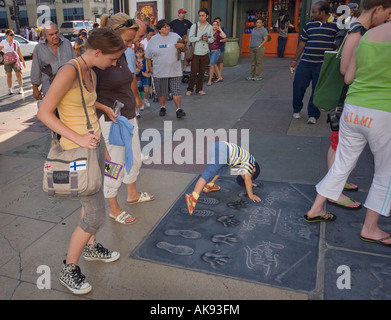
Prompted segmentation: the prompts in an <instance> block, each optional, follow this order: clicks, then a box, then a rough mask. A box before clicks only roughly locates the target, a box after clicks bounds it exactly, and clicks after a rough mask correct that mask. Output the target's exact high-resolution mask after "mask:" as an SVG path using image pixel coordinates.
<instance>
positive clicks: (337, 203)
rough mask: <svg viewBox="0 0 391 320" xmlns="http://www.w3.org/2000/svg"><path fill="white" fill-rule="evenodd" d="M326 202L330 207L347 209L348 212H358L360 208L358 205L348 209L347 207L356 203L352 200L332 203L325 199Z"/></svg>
mask: <svg viewBox="0 0 391 320" xmlns="http://www.w3.org/2000/svg"><path fill="white" fill-rule="evenodd" d="M327 202H328V203H329V204H330V205H332V206H337V207H342V208H344V209H349V210H359V209H361V208H362V204H360V205H359V206H358V207H348V206H347V205H348V204H350V203H357V201H356V200H353V199H348V200H345V201H341V202H332V201H330V200H328V199H327Z"/></svg>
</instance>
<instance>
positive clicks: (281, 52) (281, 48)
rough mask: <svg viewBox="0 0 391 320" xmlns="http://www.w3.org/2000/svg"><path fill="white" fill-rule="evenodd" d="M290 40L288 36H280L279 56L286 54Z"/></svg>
mask: <svg viewBox="0 0 391 320" xmlns="http://www.w3.org/2000/svg"><path fill="white" fill-rule="evenodd" d="M287 41H288V37H281V36H278V47H277V56H278V57H279V58H282V57H283V56H284V51H285V46H286V42H287Z"/></svg>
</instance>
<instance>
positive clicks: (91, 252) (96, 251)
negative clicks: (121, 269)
mask: <svg viewBox="0 0 391 320" xmlns="http://www.w3.org/2000/svg"><path fill="white" fill-rule="evenodd" d="M83 257H84V259H85V260H87V261H103V262H113V261H116V260H118V259H119V257H120V253H119V252H117V251H109V250H108V249H106V248H104V247H103V246H102V245H101V244H100V243H95V244H93V245H92V244H87V245H86V246H85V247H84V250H83Z"/></svg>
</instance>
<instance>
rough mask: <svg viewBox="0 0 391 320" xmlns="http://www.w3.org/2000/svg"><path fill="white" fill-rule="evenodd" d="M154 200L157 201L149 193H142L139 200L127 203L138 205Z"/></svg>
mask: <svg viewBox="0 0 391 320" xmlns="http://www.w3.org/2000/svg"><path fill="white" fill-rule="evenodd" d="M152 200H155V197H154V196H151V195H149V194H148V193H147V192H141V195H140V198H138V200H133V201H127V203H128V204H136V203H141V202H148V201H152Z"/></svg>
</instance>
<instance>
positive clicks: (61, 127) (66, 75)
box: [37, 66, 100, 149]
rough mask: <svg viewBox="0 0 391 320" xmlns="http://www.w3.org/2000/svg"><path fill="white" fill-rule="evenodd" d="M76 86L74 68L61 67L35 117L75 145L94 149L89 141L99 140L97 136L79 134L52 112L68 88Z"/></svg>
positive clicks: (77, 84)
mask: <svg viewBox="0 0 391 320" xmlns="http://www.w3.org/2000/svg"><path fill="white" fill-rule="evenodd" d="M78 86H79V83H78V81H77V79H76V70H75V69H74V68H73V67H71V66H64V67H62V68H61V69H60V70H59V72H58V76H57V77H56V78H55V79H54V81H53V83H52V84H51V86H50V89H49V91H48V93H47V95H46V96H45V98H44V99H43V100H42V103H41V106H40V107H39V109H38V113H37V118H38V119H39V120H40V121H42V123H44V124H45V125H46V126H47V127H48V128H49V129H51V130H52V131H54V132H57V133H58V134H60V135H61V136H63V137H65V138H67V139H69V140H71V141H73V142H74V143H76V144H77V145H79V146H81V147H85V148H89V149H96V146H91V142H92V141H93V139H95V140H96V141H99V138H100V137H99V136H97V135H96V134H91V133H87V134H85V135H80V134H78V133H77V132H75V131H74V130H72V128H69V127H67V126H66V125H65V124H64V123H63V122H62V121H61V120H60V119H58V118H57V117H56V115H55V114H54V111H55V110H56V108H57V105H58V104H59V103H60V101H61V100H62V99H63V97H64V96H65V94H66V93H67V92H68V91H69V90H70V89H72V88H76V87H78Z"/></svg>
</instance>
